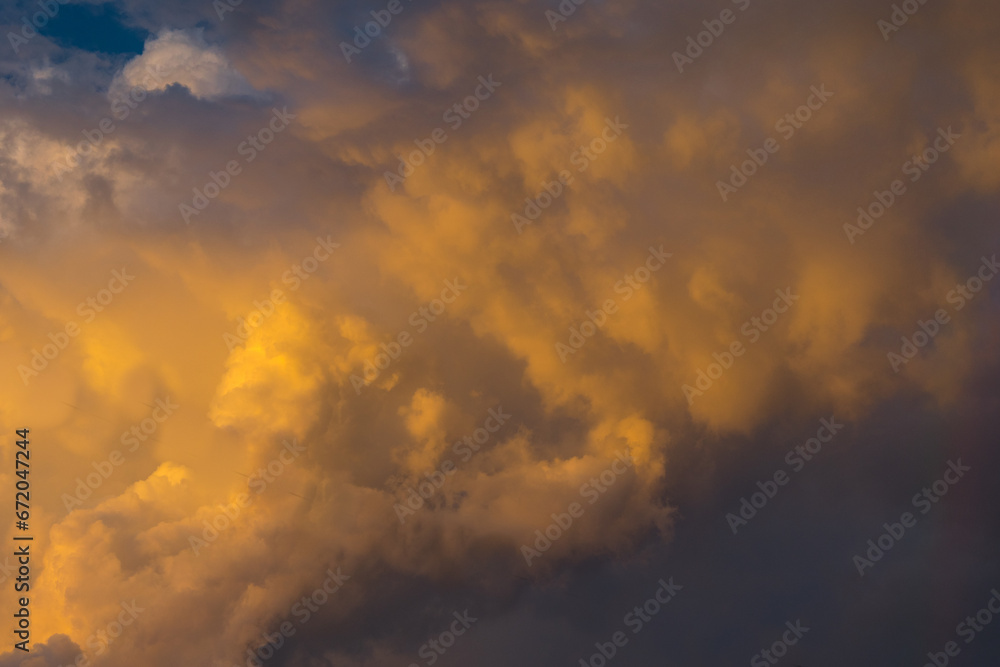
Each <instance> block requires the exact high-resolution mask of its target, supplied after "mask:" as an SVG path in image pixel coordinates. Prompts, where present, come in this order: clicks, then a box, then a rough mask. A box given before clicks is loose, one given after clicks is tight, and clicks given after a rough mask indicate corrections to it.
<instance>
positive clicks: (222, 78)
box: [111, 29, 258, 100]
mask: <svg viewBox="0 0 1000 667" xmlns="http://www.w3.org/2000/svg"><path fill="white" fill-rule="evenodd" d="M175 84H176V85H180V86H183V87H185V88H187V89H188V91H190V92H191V94H192V95H194V96H195V97H197V98H199V99H204V100H219V99H222V98H225V97H234V96H236V97H238V96H254V95H257V94H258V92H257V91H255V90H254V89H253V86H251V85H250V83H249V82H248V81H247V80H246V78H245V77H244V76H243V75H242V74H241V73H240V72H239V71H237V70H236V68H234V67H233V66H232V65H231V64H230V62H229V59H228V58H226V55H225V53H224V52H223V51H222V49H221V48H220V47H218V46H212V45H210V44H208V43H207V42H206V41H205V36H204V31H203V30H201V29H188V30H164V31H162V32H160V33H159V34H158V35H156V37H154V38H151V39H150V40H148V41H147V42H146V45H145V48H144V49H143V52H142V55H139V56H136V57H135V58H133V59H132V60H130V61H129V62H128V63H126V64H125V67H124V68H123V69H122V71H121V74H120V75H119V76H118V77H116V79H115V82H114V84H113V86H112V92H111V96H112V97H116V96H117V97H120V96H122V95H123V94H125V93H127V91H128V90H129V89H130V88H132V87H134V86H143V87H144V88H146V89H147V90H150V91H154V90H164V89H166V88H167V87H168V86H172V85H175ZM116 94H117V95H116Z"/></svg>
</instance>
